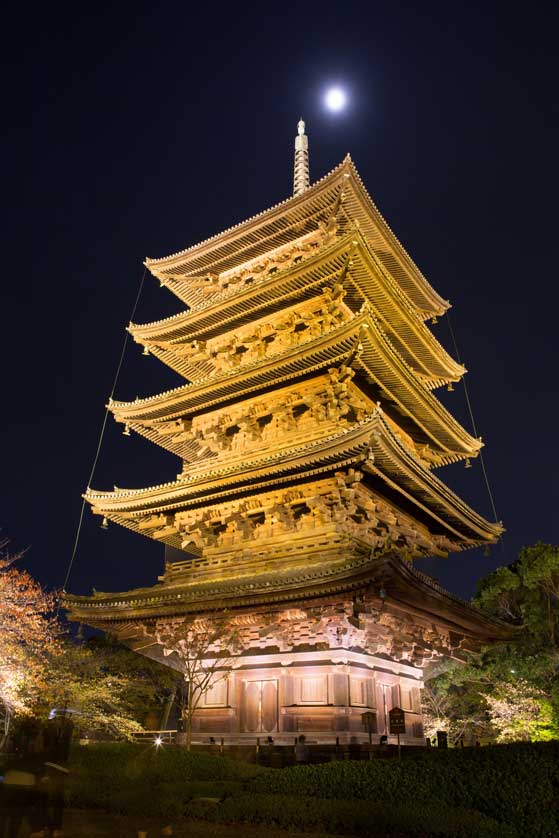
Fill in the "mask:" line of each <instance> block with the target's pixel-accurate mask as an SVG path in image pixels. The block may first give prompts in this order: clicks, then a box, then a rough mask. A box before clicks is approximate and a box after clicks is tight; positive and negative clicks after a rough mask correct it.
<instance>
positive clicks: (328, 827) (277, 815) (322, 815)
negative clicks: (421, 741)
mask: <svg viewBox="0 0 559 838" xmlns="http://www.w3.org/2000/svg"><path fill="white" fill-rule="evenodd" d="M187 814H188V815H189V816H190V817H194V818H199V819H206V820H210V821H213V822H220V823H232V822H234V823H239V822H241V823H249V824H260V825H262V824H266V825H269V826H277V827H281V828H283V829H298V830H300V829H315V830H316V829H320V830H324V831H328V832H336V833H350V834H352V835H356V834H362V835H368V836H375V835H378V836H389V835H393V834H397V835H402V834H405V835H406V836H425V835H429V836H455V838H471V836H472V835H475V836H476V838H517V836H518V833H517V832H516V831H515V830H514V829H513V828H512V827H509V826H504V825H503V824H499V823H497V822H496V821H494V820H492V819H491V818H487V817H485V816H484V815H480V814H479V813H477V812H465V811H463V810H458V809H456V810H451V809H448V808H446V807H442V806H429V807H426V806H423V807H416V806H411V805H409V804H407V805H406V804H403V805H399V806H398V807H395V808H393V809H392V808H391V809H387V808H386V807H384V806H381V805H379V804H374V803H369V802H366V801H345V800H326V799H321V798H311V799H308V800H302V799H301V798H295V797H285V796H281V795H254V794H251V795H247V794H244V795H242V796H239V797H232V798H229V799H228V800H226V801H225V802H224V803H223V804H221V805H220V806H211V805H208V804H204V803H202V802H197V801H193V802H192V803H191V804H190V806H189V808H188V812H187Z"/></svg>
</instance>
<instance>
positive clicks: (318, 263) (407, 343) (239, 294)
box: [129, 229, 466, 387]
mask: <svg viewBox="0 0 559 838" xmlns="http://www.w3.org/2000/svg"><path fill="white" fill-rule="evenodd" d="M349 261H351V267H349V266H348V262H349ZM339 279H342V281H343V283H344V288H345V291H346V295H345V302H346V304H348V305H349V306H350V307H351V308H352V309H353V310H354V311H355V310H358V309H359V307H360V306H361V305H362V304H363V302H369V303H370V304H371V305H372V306H373V308H374V311H375V314H376V315H377V316H378V317H379V319H380V320H382V322H383V328H384V329H385V332H387V333H388V334H389V336H390V339H391V340H392V342H393V343H394V344H395V346H396V347H397V348H398V350H399V351H400V353H401V354H402V355H403V357H404V358H405V359H406V361H407V362H408V363H409V364H410V365H411V366H412V367H413V368H414V369H416V371H417V372H418V373H419V374H420V375H421V376H422V379H423V380H424V381H425V383H426V386H431V387H434V386H439V385H440V384H441V383H444V382H447V381H449V380H453V381H456V380H457V379H458V378H460V377H461V376H462V375H464V373H465V372H466V370H465V368H464V367H463V366H462V365H461V364H459V363H457V362H456V361H454V359H453V358H451V356H450V355H449V354H448V353H447V352H446V350H445V349H444V348H443V347H442V346H441V344H440V343H439V342H438V341H437V339H436V338H435V337H434V335H433V334H432V332H431V331H430V330H429V329H428V328H427V326H426V325H425V323H424V321H423V319H422V318H421V317H420V316H419V315H418V312H417V309H416V308H415V307H414V306H413V305H412V304H411V303H410V301H409V298H408V296H407V295H406V294H405V293H403V292H402V290H401V288H400V286H399V285H398V284H397V283H396V282H395V281H394V280H393V278H392V276H391V275H390V273H389V272H388V271H387V270H386V268H385V266H384V265H383V264H382V262H381V261H380V260H379V259H378V257H377V255H376V253H375V252H374V250H373V249H372V248H371V246H370V245H369V243H368V241H367V240H366V238H365V237H364V235H363V234H362V232H361V231H360V230H355V229H354V230H351V231H350V232H349V233H347V234H346V235H344V236H343V237H342V238H337V239H335V240H334V241H333V242H331V243H330V244H328V245H326V246H323V247H321V248H320V249H319V251H314V252H311V253H310V255H308V256H307V257H306V258H305V259H304V260H303V261H301V262H299V263H296V264H293V263H292V264H290V265H289V266H288V267H286V268H285V269H283V270H279V271H278V270H274V271H271V272H266V273H265V274H264V275H262V276H261V278H257V279H256V280H253V282H252V283H251V284H250V285H248V286H244V287H242V288H239V287H238V286H236V285H233V286H232V287H230V288H227V289H226V290H224V291H221V293H219V294H216V295H214V296H212V297H211V298H210V299H208V300H206V301H205V302H204V303H203V304H200V305H199V306H197V307H196V308H194V309H191V310H190V311H186V312H180V313H179V314H176V315H173V316H171V317H167V318H165V319H163V320H159V321H155V322H153V323H147V324H143V325H138V324H130V326H129V331H130V333H131V334H132V336H133V337H134V340H135V341H137V342H138V343H142V344H144V345H146V346H149V347H150V349H151V351H152V353H153V354H154V355H155V356H156V357H158V358H159V359H160V360H162V361H163V362H164V363H166V364H168V366H170V367H171V368H173V369H174V370H176V371H177V372H179V373H180V374H182V375H184V376H185V378H188V379H190V380H193V379H196V378H197V377H199V376H200V373H201V374H207V371H208V367H209V365H208V362H205V363H204V362H203V363H201V364H198V365H196V364H193V363H192V362H189V361H188V359H185V358H184V356H183V355H182V354H181V352H180V348H181V346H182V345H184V343H185V342H187V341H194V340H208V339H211V338H213V337H216V336H217V335H220V334H223V333H224V332H226V331H230V330H233V329H235V328H238V327H239V326H242V325H245V324H247V323H253V322H254V320H255V318H263V317H265V316H270V315H271V314H275V313H277V312H278V311H279V310H281V309H282V308H285V307H286V301H287V304H288V305H293V304H294V303H297V302H300V301H301V300H305V299H309V298H310V297H313V296H318V295H320V293H321V291H322V289H323V287H324V285H325V283H326V284H327V283H329V282H332V281H335V280H339ZM175 345H176V348H175ZM210 368H211V365H210Z"/></svg>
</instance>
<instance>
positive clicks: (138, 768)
mask: <svg viewBox="0 0 559 838" xmlns="http://www.w3.org/2000/svg"><path fill="white" fill-rule="evenodd" d="M70 763H71V768H72V770H73V771H75V772H76V773H79V774H82V775H84V774H89V775H103V776H104V777H105V779H107V780H108V779H109V778H110V779H111V780H112V779H114V781H115V782H116V783H118V784H122V783H124V782H132V781H135V780H138V779H139V778H142V779H143V780H146V782H147V781H149V782H152V783H156V782H173V781H174V780H244V779H248V778H250V777H254V776H255V775H256V774H258V773H259V772H260V771H261V770H262V769H261V768H259V767H258V766H256V765H251V764H249V763H245V762H236V761H233V760H231V759H228V758H227V757H223V756H220V755H219V754H208V753H205V752H193V751H190V752H189V751H186V750H185V749H184V748H176V747H165V745H162V746H161V747H160V748H155V747H154V745H153V744H151V743H150V744H149V745H145V744H140V745H134V744H130V743H127V742H125V743H108V744H99V745H85V746H81V747H76V748H73V749H72V753H71V758H70Z"/></svg>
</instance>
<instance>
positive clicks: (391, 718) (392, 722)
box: [388, 707, 406, 736]
mask: <svg viewBox="0 0 559 838" xmlns="http://www.w3.org/2000/svg"><path fill="white" fill-rule="evenodd" d="M388 726H389V732H390V735H391V736H395V735H396V734H398V735H399V734H400V733H405V732H406V714H405V713H404V711H403V710H401V709H400V708H399V707H393V708H392V710H390V711H389V713H388Z"/></svg>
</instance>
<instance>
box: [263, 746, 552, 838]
mask: <svg viewBox="0 0 559 838" xmlns="http://www.w3.org/2000/svg"><path fill="white" fill-rule="evenodd" d="M250 788H251V790H253V791H254V792H255V793H257V794H272V795H274V794H281V795H287V796H289V797H305V798H309V797H310V798H313V797H317V798H319V797H320V798H324V797H327V798H330V799H342V800H347V799H351V798H357V799H363V800H371V801H375V802H377V803H382V804H383V805H384V806H385V807H388V808H396V807H398V806H399V805H400V803H401V801H403V800H404V801H405V800H414V801H415V802H416V803H417V804H418V805H421V806H423V805H425V806H429V807H430V806H432V805H439V804H441V805H444V806H447V807H456V808H459V809H464V810H469V811H477V812H480V813H482V814H484V815H486V816H488V817H490V818H494V819H495V820H496V821H499V822H500V823H511V824H514V825H518V826H520V827H521V828H523V829H524V830H525V834H529V835H545V834H548V833H550V832H551V833H554V832H557V831H559V811H558V805H559V803H558V801H559V743H557V742H555V743H538V744H527V745H522V744H519V745H507V746H503V745H501V746H494V747H488V748H471V749H470V748H468V749H464V750H462V749H459V750H448V751H439V750H435V751H432V752H429V751H420V750H419V749H418V751H417V753H416V754H414V755H412V756H411V757H410V758H407V759H404V760H402V761H401V762H399V761H396V760H380V759H379V760H372V761H370V762H366V761H363V762H349V761H348V762H333V763H327V764H324V765H311V766H298V767H294V768H287V769H283V770H278V769H271V770H269V771H267V772H265V773H263V774H261V775H260V776H258V777H255V778H254V779H253V780H252V781H251V783H250Z"/></svg>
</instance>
